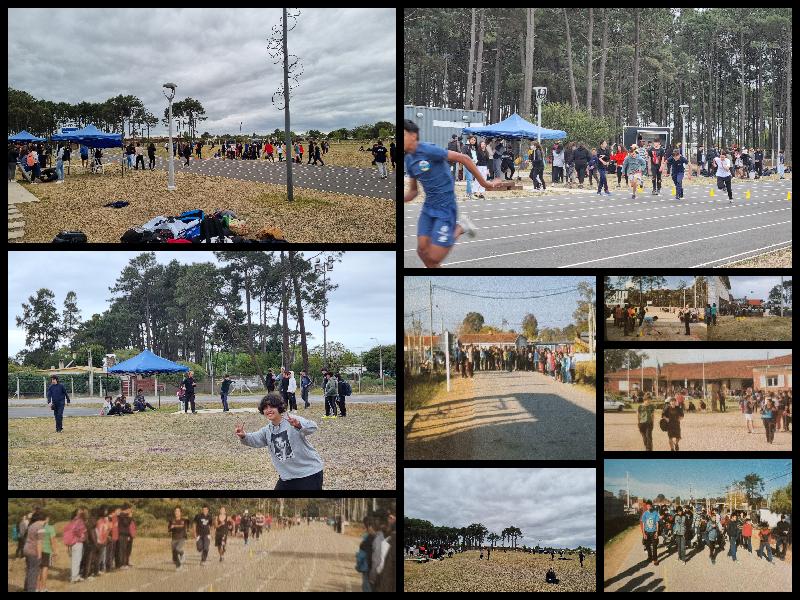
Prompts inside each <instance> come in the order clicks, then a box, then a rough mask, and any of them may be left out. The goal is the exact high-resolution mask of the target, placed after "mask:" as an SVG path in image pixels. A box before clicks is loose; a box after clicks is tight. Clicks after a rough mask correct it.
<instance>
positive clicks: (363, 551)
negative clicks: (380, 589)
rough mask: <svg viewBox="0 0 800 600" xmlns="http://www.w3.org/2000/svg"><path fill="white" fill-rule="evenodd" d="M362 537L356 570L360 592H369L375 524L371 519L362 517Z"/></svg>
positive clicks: (370, 587)
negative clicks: (359, 579) (358, 574)
mask: <svg viewBox="0 0 800 600" xmlns="http://www.w3.org/2000/svg"><path fill="white" fill-rule="evenodd" d="M364 530H365V532H364V535H363V536H361V543H360V544H359V546H358V555H357V561H356V562H357V566H356V570H357V571H358V572H359V573H361V591H362V592H371V591H372V586H371V585H370V582H369V572H370V570H371V568H372V556H373V547H372V545H373V542H374V541H375V524H374V519H373V518H372V517H364Z"/></svg>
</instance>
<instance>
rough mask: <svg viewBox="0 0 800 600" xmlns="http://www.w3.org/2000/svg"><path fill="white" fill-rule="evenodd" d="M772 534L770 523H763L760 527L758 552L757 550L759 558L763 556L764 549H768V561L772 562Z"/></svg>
mask: <svg viewBox="0 0 800 600" xmlns="http://www.w3.org/2000/svg"><path fill="white" fill-rule="evenodd" d="M770 534H771V531H770V528H769V525H768V524H767V523H766V522H764V523H761V526H760V527H759V528H758V537H759V542H758V552H756V554H757V555H758V558H759V559H760V558H763V554H764V550H765V549H766V555H767V562H768V563H770V564H772V546H770V544H769V536H770Z"/></svg>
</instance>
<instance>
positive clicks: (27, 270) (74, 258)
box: [8, 251, 396, 356]
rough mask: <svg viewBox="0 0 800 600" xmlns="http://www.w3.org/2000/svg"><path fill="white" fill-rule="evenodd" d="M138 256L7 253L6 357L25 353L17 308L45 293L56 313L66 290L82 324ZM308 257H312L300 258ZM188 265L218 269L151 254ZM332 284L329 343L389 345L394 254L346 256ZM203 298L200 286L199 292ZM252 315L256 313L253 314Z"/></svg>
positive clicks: (318, 339) (104, 304) (318, 334)
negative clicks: (49, 292)
mask: <svg viewBox="0 0 800 600" xmlns="http://www.w3.org/2000/svg"><path fill="white" fill-rule="evenodd" d="M138 254H140V253H138V252H108V251H107V252H63V253H56V252H9V253H8V355H9V356H13V355H15V354H16V353H17V352H19V351H20V350H22V349H23V348H24V347H25V332H24V331H23V330H21V329H17V326H16V321H15V317H16V316H17V315H20V314H22V309H21V304H22V303H23V302H27V300H28V297H29V296H31V295H35V294H36V291H37V290H38V289H39V288H42V287H46V288H48V289H50V290H52V291H53V292H54V293H55V295H56V305H57V307H58V309H59V313H60V312H61V309H62V308H63V303H64V297H65V296H66V294H67V292H69V291H70V290H72V291H74V292H75V293H76V294H77V295H78V306H79V308H80V309H81V316H82V318H83V319H84V320H87V319H89V318H91V316H92V314H94V313H102V312H103V311H104V310H106V309H107V308H108V299H109V298H110V297H111V293H110V292H109V291H108V288H109V287H111V286H113V285H114V282H115V281H116V279H117V277H118V276H119V274H120V272H121V271H122V269H123V267H125V265H127V264H128V262H129V261H130V260H131V259H132V258H134V257H135V256H137V255H138ZM301 254H303V255H304V256H307V257H309V256H312V255H314V254H316V253H315V252H303V253H301ZM173 259H175V260H177V261H179V262H181V263H185V264H190V263H196V262H213V263H216V264H219V262H218V261H217V259H216V258H215V257H214V254H213V253H212V252H191V253H187V252H156V260H157V261H158V262H159V263H161V264H166V263H168V262H170V261H171V260H173ZM330 277H331V280H332V281H333V282H334V283H336V284H338V285H339V287H338V289H336V290H335V291H334V292H333V293H332V294H331V296H330V300H329V305H328V315H327V316H328V320H329V321H330V326H329V327H328V339H329V340H332V341H337V342H341V343H343V344H344V345H345V346H346V347H347V348H349V349H351V350H354V351H359V350H368V349H369V348H372V347H373V346H375V345H377V344H376V342H375V341H374V340H371V339H370V338H371V337H375V338H378V340H379V341H380V343H382V344H392V343H394V340H395V337H396V330H395V302H396V300H395V298H396V295H395V254H394V252H346V253H345V254H344V256H343V258H342V262H341V263H337V264H336V265H335V266H334V270H333V271H332V272H331V273H330ZM199 290H200V292H202V285H200V286H199ZM255 312H256V314H257V312H258V311H257V309H256V311H255ZM306 328H307V330H308V331H309V332H311V333H312V334H313V335H314V338H313V339H312V340H311V342H310V346H316V345H321V344H322V325H321V324H320V323H318V322H316V321H310V320H306Z"/></svg>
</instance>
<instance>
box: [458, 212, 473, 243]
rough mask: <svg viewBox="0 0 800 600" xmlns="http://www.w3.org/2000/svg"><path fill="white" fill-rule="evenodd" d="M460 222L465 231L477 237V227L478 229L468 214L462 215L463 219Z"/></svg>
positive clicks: (470, 235)
mask: <svg viewBox="0 0 800 600" xmlns="http://www.w3.org/2000/svg"><path fill="white" fill-rule="evenodd" d="M458 224H459V225H461V228H462V229H463V230H464V233H466V234H467V235H468V236H469V237H471V238H474V237H475V229H476V228H475V225H474V224H473V223H472V221H470V220H469V217H468V216H467V215H461V221H459V223H458Z"/></svg>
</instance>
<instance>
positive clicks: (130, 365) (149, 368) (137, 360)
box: [108, 350, 189, 408]
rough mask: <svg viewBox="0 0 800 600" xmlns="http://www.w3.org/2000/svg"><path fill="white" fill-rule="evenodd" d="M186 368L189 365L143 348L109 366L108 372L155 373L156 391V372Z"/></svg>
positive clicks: (159, 400) (182, 370)
mask: <svg viewBox="0 0 800 600" xmlns="http://www.w3.org/2000/svg"><path fill="white" fill-rule="evenodd" d="M188 370H189V367H185V366H183V365H179V364H178V363H174V362H172V361H171V360H167V359H166V358H161V357H160V356H157V355H156V354H153V353H152V352H150V350H144V351H143V352H142V353H141V354H138V355H136V356H134V357H133V358H129V359H128V360H124V361H122V362H121V363H119V364H118V365H114V366H113V367H109V369H108V372H109V373H113V374H116V375H141V376H144V377H150V376H151V375H155V376H156V392H158V373H180V372H185V371H188ZM158 406H159V408H160V407H161V394H158Z"/></svg>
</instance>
